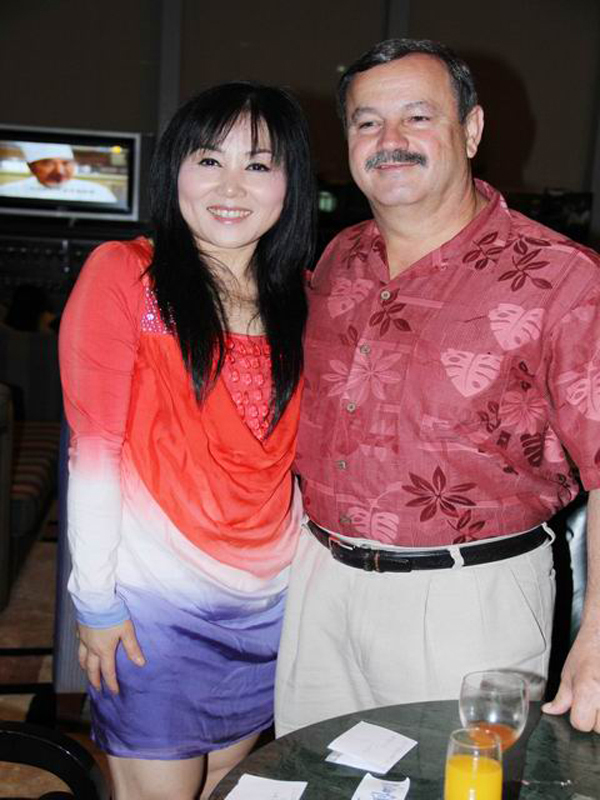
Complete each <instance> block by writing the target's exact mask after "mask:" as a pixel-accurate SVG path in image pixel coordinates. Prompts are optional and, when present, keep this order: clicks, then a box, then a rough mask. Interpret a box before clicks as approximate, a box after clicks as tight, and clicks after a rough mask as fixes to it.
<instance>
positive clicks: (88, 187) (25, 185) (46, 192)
mask: <svg viewBox="0 0 600 800" xmlns="http://www.w3.org/2000/svg"><path fill="white" fill-rule="evenodd" d="M0 195H2V196H3V197H25V198H28V199H30V200H77V201H79V202H80V203H86V202H87V203H116V202H117V198H116V197H115V195H114V194H113V193H112V192H111V190H110V189H109V188H108V187H106V186H102V184H100V183H94V182H92V181H85V180H80V179H79V178H72V179H71V180H70V181H66V182H65V183H62V184H61V185H60V186H51V187H50V186H44V185H43V184H41V183H40V182H39V181H38V179H37V178H34V177H31V178H25V179H24V180H21V181H11V182H10V183H3V184H2V185H0Z"/></svg>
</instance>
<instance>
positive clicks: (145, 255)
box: [84, 236, 152, 276]
mask: <svg viewBox="0 0 600 800" xmlns="http://www.w3.org/2000/svg"><path fill="white" fill-rule="evenodd" d="M151 260H152V243H151V242H150V240H149V239H147V238H146V237H145V236H138V237H137V238H136V239H130V240H128V241H116V240H115V241H109V242H103V243H102V244H101V245H98V247H96V248H95V249H94V250H92V252H91V254H90V256H89V258H88V260H87V261H86V263H85V265H84V268H85V269H94V270H107V271H114V272H116V273H119V274H123V273H124V272H125V273H127V272H134V273H135V274H136V275H138V276H139V275H140V274H141V273H142V272H143V271H144V270H145V269H146V268H147V266H148V264H149V263H150V261H151Z"/></svg>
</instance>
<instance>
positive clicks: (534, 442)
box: [521, 433, 544, 467]
mask: <svg viewBox="0 0 600 800" xmlns="http://www.w3.org/2000/svg"><path fill="white" fill-rule="evenodd" d="M521 445H522V446H523V454H524V455H525V458H526V459H527V461H528V462H529V463H530V464H531V466H532V467H539V466H540V464H541V463H542V461H543V460H544V434H543V433H534V434H528V433H524V434H523V435H522V436H521Z"/></svg>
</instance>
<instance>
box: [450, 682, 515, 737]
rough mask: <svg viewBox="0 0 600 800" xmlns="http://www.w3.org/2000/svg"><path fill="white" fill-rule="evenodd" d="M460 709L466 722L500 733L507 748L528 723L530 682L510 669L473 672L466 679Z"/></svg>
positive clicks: (461, 691) (459, 703)
mask: <svg viewBox="0 0 600 800" xmlns="http://www.w3.org/2000/svg"><path fill="white" fill-rule="evenodd" d="M458 710H459V712H460V721H461V723H462V724H463V725H465V726H467V725H470V726H474V725H475V726H477V727H479V728H486V729H487V730H491V731H493V732H494V733H497V734H498V736H499V737H500V741H501V743H502V749H503V750H506V749H507V748H509V747H510V746H511V745H512V744H514V742H516V740H517V739H518V738H519V736H520V735H521V734H522V733H523V729H524V727H525V723H526V722H527V712H528V710H529V686H528V683H527V681H526V680H525V678H523V676H522V675H520V674H519V673H517V672H511V671H509V670H489V671H486V672H470V673H469V674H468V675H465V677H464V678H463V682H462V686H461V688H460V698H459V701H458Z"/></svg>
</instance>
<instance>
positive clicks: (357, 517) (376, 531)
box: [348, 506, 400, 544]
mask: <svg viewBox="0 0 600 800" xmlns="http://www.w3.org/2000/svg"><path fill="white" fill-rule="evenodd" d="M348 515H349V516H350V519H351V520H352V526H353V528H354V529H355V530H356V531H357V532H358V533H360V534H361V535H362V536H363V537H364V538H365V539H377V540H378V541H380V542H389V543H390V544H394V542H395V540H396V534H397V532H398V527H399V524H400V518H399V517H398V515H397V514H393V513H391V512H390V511H377V510H375V509H371V510H369V509H366V508H363V507H362V506H352V507H351V508H349V509H348Z"/></svg>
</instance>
